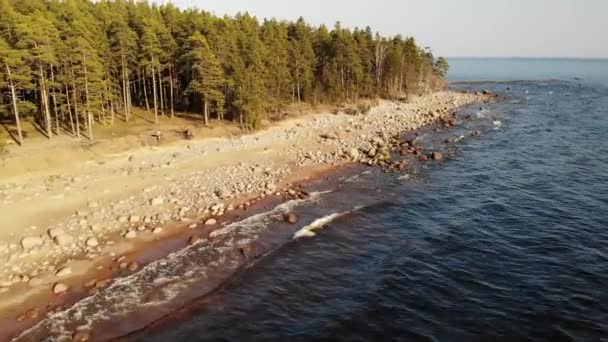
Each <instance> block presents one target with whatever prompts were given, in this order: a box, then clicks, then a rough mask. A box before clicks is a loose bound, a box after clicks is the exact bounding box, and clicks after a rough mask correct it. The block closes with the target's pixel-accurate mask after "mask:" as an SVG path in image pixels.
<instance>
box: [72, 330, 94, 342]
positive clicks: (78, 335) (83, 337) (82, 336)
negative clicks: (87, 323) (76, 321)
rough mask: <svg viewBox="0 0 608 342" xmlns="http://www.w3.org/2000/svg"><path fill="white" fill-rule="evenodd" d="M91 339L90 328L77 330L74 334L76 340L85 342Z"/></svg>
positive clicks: (73, 339)
mask: <svg viewBox="0 0 608 342" xmlns="http://www.w3.org/2000/svg"><path fill="white" fill-rule="evenodd" d="M90 339H91V332H90V331H88V330H84V329H83V330H77V331H75V332H74V335H72V341H74V342H84V341H89V340H90Z"/></svg>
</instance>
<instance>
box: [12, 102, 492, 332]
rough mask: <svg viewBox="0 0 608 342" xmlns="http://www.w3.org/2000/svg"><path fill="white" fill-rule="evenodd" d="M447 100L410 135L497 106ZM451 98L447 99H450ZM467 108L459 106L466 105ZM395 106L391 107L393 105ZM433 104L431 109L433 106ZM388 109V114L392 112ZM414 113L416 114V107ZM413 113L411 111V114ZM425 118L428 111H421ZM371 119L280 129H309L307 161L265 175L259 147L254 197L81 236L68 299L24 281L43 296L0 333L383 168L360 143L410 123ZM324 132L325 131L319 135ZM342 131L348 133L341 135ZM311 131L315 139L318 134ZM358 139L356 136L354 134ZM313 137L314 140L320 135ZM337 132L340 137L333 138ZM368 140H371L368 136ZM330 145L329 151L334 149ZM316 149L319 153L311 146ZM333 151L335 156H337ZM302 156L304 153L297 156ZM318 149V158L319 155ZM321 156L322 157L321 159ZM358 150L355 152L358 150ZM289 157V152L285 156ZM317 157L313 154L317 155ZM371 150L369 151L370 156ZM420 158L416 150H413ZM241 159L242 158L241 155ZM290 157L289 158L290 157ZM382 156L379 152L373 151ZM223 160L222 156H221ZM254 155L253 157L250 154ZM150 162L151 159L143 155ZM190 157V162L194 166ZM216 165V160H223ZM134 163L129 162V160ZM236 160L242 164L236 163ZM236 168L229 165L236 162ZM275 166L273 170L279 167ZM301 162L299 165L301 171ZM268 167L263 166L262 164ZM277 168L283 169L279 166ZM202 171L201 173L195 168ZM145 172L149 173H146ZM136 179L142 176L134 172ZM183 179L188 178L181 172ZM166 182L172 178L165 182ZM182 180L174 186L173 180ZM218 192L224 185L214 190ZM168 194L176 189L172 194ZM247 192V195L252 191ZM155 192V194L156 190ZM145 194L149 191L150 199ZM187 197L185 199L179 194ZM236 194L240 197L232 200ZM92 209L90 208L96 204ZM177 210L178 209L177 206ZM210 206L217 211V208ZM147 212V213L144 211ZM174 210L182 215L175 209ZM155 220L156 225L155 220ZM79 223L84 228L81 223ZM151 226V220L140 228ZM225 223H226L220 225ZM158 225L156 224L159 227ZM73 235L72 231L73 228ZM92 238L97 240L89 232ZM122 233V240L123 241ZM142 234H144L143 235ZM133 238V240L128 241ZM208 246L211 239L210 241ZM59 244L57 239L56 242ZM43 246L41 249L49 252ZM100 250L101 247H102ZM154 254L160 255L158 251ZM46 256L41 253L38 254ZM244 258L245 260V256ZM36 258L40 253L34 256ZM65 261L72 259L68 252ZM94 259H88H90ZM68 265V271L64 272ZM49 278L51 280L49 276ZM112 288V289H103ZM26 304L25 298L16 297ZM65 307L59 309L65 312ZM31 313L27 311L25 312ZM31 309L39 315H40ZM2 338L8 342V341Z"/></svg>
mask: <svg viewBox="0 0 608 342" xmlns="http://www.w3.org/2000/svg"><path fill="white" fill-rule="evenodd" d="M440 94H442V96H447V97H448V98H449V99H450V100H451V101H454V98H456V99H458V101H455V102H456V103H453V102H451V103H453V104H452V105H453V107H450V106H449V105H448V102H445V100H443V101H442V100H440V101H438V103H432V104H431V107H433V108H435V107H440V108H439V109H431V110H428V109H426V108H425V109H422V110H421V108H420V106H421V105H420V104H418V106H419V107H418V108H414V110H415V113H414V114H413V115H414V116H417V117H418V118H419V119H418V121H416V122H415V123H412V122H407V123H406V124H407V125H411V129H410V130H415V129H418V128H420V127H424V126H428V125H430V124H432V123H434V122H437V121H443V120H445V124H446V125H448V124H450V125H451V123H448V121H447V118H448V117H449V116H450V115H451V113H453V112H454V111H456V110H458V109H459V108H460V107H462V106H466V105H470V104H473V103H476V102H484V101H489V100H491V98H490V97H489V96H486V95H483V96H482V95H479V94H477V95H476V94H468V93H459V92H443V93H440ZM446 94H447V95H446ZM433 96H436V95H435V94H434V95H430V96H429V97H431V100H432V98H433ZM425 101H427V102H432V101H430V100H429V99H423V100H422V101H421V102H423V103H424V102H425ZM459 102H460V103H459ZM437 104H439V106H437ZM391 106H392V107H391ZM401 106H406V105H404V104H399V103H393V102H386V101H383V103H381V105H380V106H379V107H380V108H378V107H377V108H374V109H372V115H373V114H374V111H376V112H378V111H382V110H384V112H382V113H381V114H380V115H382V114H384V115H386V114H387V112H389V113H388V115H391V114H390V111H391V110H392V111H395V110H399V108H400V107H401ZM428 106H429V105H428V104H427V107H428ZM387 107H388V108H387ZM410 110H411V109H410ZM406 111H407V109H406ZM421 111H422V112H425V113H421ZM332 116H333V117H336V121H335V122H332V119H334V118H333V117H332ZM395 117H396V115H393V116H392V118H393V119H394V120H395V121H397V120H402V121H403V120H404V119H403V118H399V117H397V118H396V119H395ZM367 118H368V116H367V115H360V116H348V115H345V114H339V115H328V114H326V115H325V116H324V117H323V119H327V121H326V122H328V123H329V125H325V126H323V125H317V127H315V125H314V123H318V119H319V117H318V116H312V117H309V118H304V119H296V120H294V121H296V123H295V124H293V122H292V125H287V127H284V126H283V127H281V128H280V129H279V130H281V129H282V130H283V132H281V133H285V132H286V131H287V135H288V136H289V135H297V133H298V132H297V130H298V128H302V131H304V133H305V134H304V135H301V136H302V137H303V139H302V140H301V141H303V142H304V143H305V144H304V146H305V147H303V148H302V156H305V157H303V158H295V159H296V160H295V161H296V162H295V163H294V160H293V159H294V158H291V159H290V158H289V157H292V156H291V155H290V154H293V153H294V147H296V144H293V147H291V148H287V149H285V146H282V147H283V148H284V150H282V151H281V152H283V153H276V154H274V155H273V156H272V157H271V158H262V159H266V160H270V161H271V162H272V164H271V165H272V166H271V167H270V169H268V168H267V169H265V170H261V168H262V166H256V165H260V164H262V162H263V160H260V158H259V156H260V155H261V156H263V157H264V156H268V154H272V152H273V151H270V152H271V153H268V152H267V151H268V150H267V149H266V148H262V149H260V146H257V149H256V153H257V154H258V155H257V157H258V158H256V156H255V155H254V156H252V158H250V160H253V164H254V165H242V166H245V167H246V168H251V169H252V171H254V172H256V171H257V172H259V171H262V172H264V173H265V175H266V176H267V177H261V179H256V181H257V183H258V184H257V185H256V187H255V189H257V190H255V191H250V192H243V193H240V192H238V191H231V193H230V194H229V195H228V196H224V195H225V194H223V193H221V192H222V191H223V190H222V189H221V188H220V189H219V190H215V189H214V190H215V192H217V194H215V195H216V196H211V197H212V198H213V201H212V202H213V203H215V204H213V203H212V204H203V205H201V206H200V207H205V208H206V209H205V210H200V209H199V210H197V211H195V212H193V213H192V214H189V215H181V216H180V212H181V211H182V209H181V208H184V207H181V208H179V209H178V213H177V214H176V215H175V216H174V218H175V219H177V220H175V219H174V218H172V219H171V220H170V221H172V222H171V223H168V224H167V223H164V224H163V223H161V222H158V223H152V224H149V225H146V226H145V227H144V228H143V229H141V230H140V229H139V227H137V226H139V225H140V224H142V223H145V220H146V219H145V217H149V216H144V215H136V216H137V219H133V216H130V217H127V218H126V220H127V222H121V223H126V225H127V226H129V227H131V228H129V229H128V230H127V231H125V230H124V228H123V229H113V230H111V231H109V232H108V231H104V232H103V233H102V234H93V236H94V237H95V236H98V237H96V239H97V240H98V241H97V245H96V246H93V248H94V249H93V252H91V249H92V248H88V247H91V246H87V245H89V244H88V242H87V241H88V239H90V238H91V237H90V236H89V237H88V238H86V239H82V238H80V239H79V240H78V241H80V242H81V243H84V244H85V246H87V248H86V249H84V250H83V251H82V253H81V254H80V255H79V254H75V255H72V256H71V258H72V259H74V260H75V262H76V263H75V264H74V263H73V264H69V262H68V263H67V265H68V266H63V267H70V268H71V271H72V272H70V273H72V275H71V276H70V277H66V278H64V279H62V280H61V281H62V282H63V283H65V284H66V285H67V286H68V288H69V290H68V291H67V294H63V295H59V296H57V295H54V294H52V292H51V293H50V294H49V292H50V291H49V290H50V289H49V285H51V284H50V282H49V281H47V282H46V283H44V282H43V283H40V284H34V286H31V285H32V284H23V281H21V282H18V283H21V284H23V285H25V286H28V285H29V286H30V287H31V288H32V289H30V290H31V291H35V290H37V292H36V293H35V294H31V292H30V294H29V295H23V292H21V296H22V297H21V299H22V301H23V302H24V303H27V304H28V305H29V306H28V305H25V306H27V308H25V306H24V305H22V304H21V305H13V306H11V305H4V307H3V308H2V309H0V312H2V313H3V314H1V315H0V324H1V325H0V329H2V331H3V332H7V331H6V330H5V329H4V327H6V326H10V327H11V328H12V332H11V333H8V332H7V333H6V334H3V335H4V336H5V337H7V338H8V337H9V336H15V334H17V333H18V332H19V331H23V330H25V329H27V328H28V326H33V325H34V324H36V323H37V322H38V321H40V319H42V318H44V315H45V314H46V312H48V311H47V310H48V309H52V310H55V311H60V310H61V309H63V308H64V307H66V306H69V305H71V304H73V303H74V302H76V301H77V300H79V299H82V298H85V297H86V296H87V295H90V294H91V293H92V292H93V293H94V292H96V291H103V288H105V287H106V286H108V284H109V283H110V282H111V281H112V280H108V281H106V279H111V278H114V277H115V276H117V275H118V276H126V275H128V274H133V273H136V272H137V271H138V270H139V269H141V267H142V266H144V265H146V264H147V263H149V262H152V261H154V260H158V259H159V258H162V257H164V256H166V255H167V254H169V253H171V252H174V251H177V250H180V249H181V248H184V247H187V246H188V240H192V237H193V236H198V237H200V238H204V236H205V235H206V236H207V238H209V234H210V233H211V232H213V231H215V230H217V229H221V227H224V226H226V225H228V224H229V223H230V222H233V221H235V220H238V219H242V218H244V217H250V216H251V215H255V213H256V212H257V210H260V211H262V210H263V209H264V208H266V207H267V205H270V204H272V203H275V205H277V204H279V203H282V202H284V200H285V198H283V199H282V197H286V198H289V197H290V196H291V197H292V198H293V197H294V196H295V195H298V194H299V193H298V190H297V189H299V187H298V185H300V186H304V187H305V186H306V185H305V183H307V182H311V183H312V182H315V181H318V180H319V179H321V178H323V177H324V175H327V174H331V175H335V174H339V172H340V170H343V169H344V167H345V165H347V164H348V163H351V162H354V161H356V162H362V163H364V162H367V163H372V164H380V165H383V166H385V165H384V160H383V159H381V158H375V156H372V157H369V158H367V157H364V156H362V154H363V153H364V150H365V148H364V147H362V146H357V145H361V143H366V144H368V141H367V140H368V139H369V138H372V139H371V140H373V139H374V138H376V139H377V138H378V137H383V138H382V139H385V140H387V141H388V140H390V139H391V138H390V137H391V136H393V135H395V134H397V133H400V132H404V131H407V130H403V129H401V128H403V127H404V126H405V125H404V124H403V122H402V125H401V126H397V127H391V128H392V129H393V131H392V132H386V131H385V130H384V129H382V130H381V133H380V134H378V131H377V130H376V129H377V128H378V126H375V127H374V125H373V123H372V124H371V125H370V126H372V127H370V128H371V129H370V128H368V129H365V128H364V129H360V130H359V129H356V126H357V124H361V125H363V124H370V123H369V122H366V119H367ZM311 122H312V123H313V125H311V126H312V127H310V128H309V127H306V125H307V124H310V123H311ZM383 123H384V124H385V125H386V124H387V122H383ZM346 124H348V125H349V127H353V128H355V129H353V130H352V132H346V133H347V134H345V135H344V136H343V135H342V134H341V133H342V132H344V131H345V130H344V128H343V126H342V125H346ZM385 125H382V124H381V125H380V127H381V128H382V127H383V126H385ZM319 126H320V128H321V129H319ZM327 126H329V128H327ZM338 128H341V129H338ZM273 129H274V130H276V129H275V128H271V129H269V130H266V131H262V132H256V133H254V134H252V135H249V136H245V138H246V139H249V138H251V137H253V139H251V140H252V141H259V140H260V139H264V138H265V136H266V137H267V136H269V135H272V134H275V133H276V132H273ZM395 129H396V130H398V132H395ZM291 130H295V131H296V133H295V134H293V132H292V131H291ZM360 131H364V132H365V133H367V134H362V133H361V132H360ZM311 133H312V134H311ZM348 133H351V134H348ZM313 134H314V135H313ZM332 134H333V135H332ZM319 135H321V137H320V138H319ZM368 135H371V137H370V136H368ZM362 137H366V138H367V139H361V138H362ZM239 139H243V137H240V138H239ZM344 141H346V144H343V143H342V142H344ZM287 142H289V138H288V139H285V141H278V143H283V144H285V143H287ZM271 143H277V141H276V139H275V140H272V141H271ZM192 144H204V141H203V142H200V141H197V142H194V143H192ZM328 145H329V146H328ZM336 145H338V149H339V150H341V152H339V153H337V152H336V151H335V150H334V149H335V148H336ZM349 146H354V147H349ZM311 147H312V148H311ZM187 149H188V150H190V149H192V148H191V147H190V146H189V147H188V148H187ZM219 149H220V147H218V151H217V154H218V155H219V156H222V152H224V151H220V150H219ZM331 150H334V151H331ZM296 151H297V150H296ZM315 151H316V153H314V152H315ZM320 151H321V153H319V152H320ZM354 151H356V152H354ZM233 152H235V151H230V150H228V151H226V153H227V154H230V153H233ZM237 152H242V151H238V148H237ZM285 152H287V153H285ZM311 152H312V153H311ZM368 152H369V150H368ZM169 153H171V151H169ZM412 153H414V152H412ZM237 154H238V153H237ZM241 154H242V153H241ZM286 154H287V155H286ZM374 154H375V153H374ZM204 155H207V153H205V154H204ZM216 157H217V156H216ZM250 157H251V156H250ZM144 158H145V157H144ZM194 158H200V157H199V156H196V157H194V156H193V157H192V159H194ZM192 159H190V160H192ZM216 160H217V158H216ZM130 161H131V160H129V162H130ZM231 161H235V160H234V159H233V160H231ZM256 161H260V163H256ZM372 161H373V162H372ZM229 162H230V161H229ZM241 164H243V162H239V165H241ZM273 164H274V165H273ZM294 164H295V165H294ZM262 165H264V164H262ZM276 165H278V167H277V166H276ZM285 165H289V167H286V169H288V170H287V171H285V169H283V167H284V166H285ZM175 169H176V170H175V171H176V172H180V171H182V170H183V169H181V168H179V165H177V166H176V167H175ZM194 169H196V168H194ZM144 172H145V170H144ZM134 173H136V172H134ZM180 173H181V172H180ZM183 173H185V174H186V175H188V173H187V172H183ZM240 176H241V175H238V174H237V176H236V177H235V179H237V180H238V179H242V178H241V177H240ZM165 178H167V177H165ZM182 178H187V177H182ZM173 182H175V181H173ZM225 183H229V182H225ZM184 184H186V188H189V186H188V185H189V184H188V181H186V182H184ZM214 188H217V187H214ZM167 190H169V191H167ZM245 190H246V189H245ZM173 191H175V189H173ZM151 192H152V191H151ZM158 192H161V193H163V194H165V197H164V198H163V201H164V200H165V199H166V198H168V197H169V196H170V195H169V196H168V195H166V194H168V193H169V194H171V189H170V188H169V189H166V188H165V189H160V191H156V193H154V194H153V195H146V198H145V201H144V203H146V204H147V206H148V207H153V208H155V209H156V205H154V204H153V203H151V202H152V201H154V200H155V199H157V198H158V196H156V194H157V193H158ZM145 193H146V192H145V191H144V194H145ZM277 193H279V194H280V195H279V196H277V195H276V194H277ZM180 194H183V192H182V193H180ZM233 194H234V195H233ZM222 197H227V201H226V200H224V199H223V198H222ZM157 202H160V201H157ZM89 203H90V202H89ZM220 203H221V204H222V206H220V209H219V210H218V209H217V208H216V209H215V210H214V209H213V207H212V206H217V205H218V204H220ZM228 203H230V204H232V207H233V208H230V204H228ZM244 203H248V205H245V206H243V204H244ZM164 204H166V203H161V204H160V205H164ZM171 204H173V203H171ZM175 204H177V205H176V206H174V207H178V206H180V205H181V203H175ZM98 206H99V204H97V206H94V207H93V208H97V207H98ZM210 206H211V207H210ZM244 208H249V210H242V209H244ZM129 209H131V211H136V210H133V209H141V208H138V207H137V206H129ZM144 209H145V208H144ZM174 210H175V209H174ZM241 214H242V215H244V216H243V217H241ZM106 216H111V215H106ZM82 217H83V215H80V213H77V214H75V215H72V217H71V219H72V221H73V222H72V223H76V224H75V226H76V227H79V226H83V224H81V223H82V220H85V224H84V226H86V225H88V224H90V223H91V221H94V219H93V220H91V217H90V216H88V215H87V216H85V218H84V219H83V218H82ZM210 217H213V218H214V219H216V220H217V221H218V222H217V223H216V224H209V225H205V223H204V222H205V220H207V219H208V218H210ZM124 220H125V219H124V218H123V216H121V217H120V218H119V219H118V221H124ZM152 220H153V219H152ZM79 221H80V222H79ZM141 221H144V222H141ZM219 221H221V222H219ZM153 222H154V221H153ZM189 226H191V227H193V228H188V227H189ZM157 228H161V229H162V232H160V233H153V231H156V229H157ZM49 229H53V228H49ZM68 231H69V230H68ZM130 231H135V232H136V233H135V234H136V235H137V237H136V238H134V239H130V238H126V237H125V235H126V234H128V233H129V232H130ZM88 235H91V234H88ZM121 235H123V236H121ZM140 235H141V236H140ZM125 240H126V241H125ZM109 241H114V243H111V244H108V243H107V242H109ZM203 241H204V240H203ZM45 242H49V243H50V244H52V243H53V241H52V240H51V241H45ZM55 242H56V241H55ZM191 242H192V241H191ZM199 243H200V242H199ZM44 246H45V245H44V242H43V244H42V245H41V246H40V247H44ZM97 247H99V248H97ZM151 251H154V252H151ZM38 252H40V251H38ZM241 253H242V254H245V253H243V252H242V251H241ZM34 255H35V254H34ZM64 257H65V254H64ZM69 259H70V257H68V260H69ZM87 259H88V260H87ZM245 259H247V257H245ZM78 261H82V263H83V264H85V265H84V266H83V265H80V266H79V265H78V264H77V262H78ZM60 267H61V266H60ZM54 269H59V270H60V268H59V267H55V268H54ZM232 274H234V272H228V274H226V275H225V277H224V278H221V277H220V278H219V279H220V280H219V282H218V283H217V286H220V285H221V283H222V282H223V281H225V280H226V279H229V277H230V276H231V275H232ZM47 276H49V275H47ZM35 277H36V275H35V276H33V277H28V278H29V280H28V283H29V282H30V281H31V279H32V278H35ZM49 278H50V279H51V280H52V281H53V282H54V284H56V283H57V282H56V277H53V276H52V275H50V276H49ZM91 278H92V279H96V281H97V282H99V281H101V282H102V284H100V285H105V286H96V284H93V285H92V287H93V288H96V289H95V290H93V291H91V290H90V289H89V288H90V287H89V288H87V286H84V285H83V283H86V282H88V283H90V282H91ZM104 282H105V284H103V283H104ZM11 290H14V289H9V290H8V291H5V293H4V295H15V294H16V293H19V291H17V292H13V291H11ZM17 298H19V297H17ZM49 298H51V302H50V303H48V299H49ZM44 302H47V303H48V304H49V305H47V308H46V309H45V308H40V304H41V303H44ZM30 306H32V307H36V308H37V309H33V308H30ZM58 306H59V307H58ZM16 308H19V310H21V313H20V314H19V316H17V317H18V318H22V319H21V320H17V322H18V324H15V318H14V317H15V314H17V312H18V310H15V309H16ZM24 308H25V310H23V309H24ZM32 310H35V311H34V312H33V311H32ZM4 336H3V337H4Z"/></svg>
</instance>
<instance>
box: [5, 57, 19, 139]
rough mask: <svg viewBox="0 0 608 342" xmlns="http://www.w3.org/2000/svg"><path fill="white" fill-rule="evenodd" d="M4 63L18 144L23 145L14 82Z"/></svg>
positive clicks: (9, 70)
mask: <svg viewBox="0 0 608 342" xmlns="http://www.w3.org/2000/svg"><path fill="white" fill-rule="evenodd" d="M5 65H6V76H7V78H8V80H9V87H10V88H11V102H12V103H13V112H14V113H15V123H16V124H17V137H18V140H19V141H18V142H19V146H23V133H22V132H21V120H20V119H19V108H18V107H17V94H16V91H15V84H14V83H13V80H12V79H11V69H10V68H9V67H8V64H5Z"/></svg>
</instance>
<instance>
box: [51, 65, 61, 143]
mask: <svg viewBox="0 0 608 342" xmlns="http://www.w3.org/2000/svg"><path fill="white" fill-rule="evenodd" d="M51 81H52V82H53V83H55V71H54V70H53V64H51ZM51 98H52V99H53V111H54V112H55V133H56V134H57V135H59V111H58V110H57V97H56V94H55V89H53V91H52V92H51Z"/></svg>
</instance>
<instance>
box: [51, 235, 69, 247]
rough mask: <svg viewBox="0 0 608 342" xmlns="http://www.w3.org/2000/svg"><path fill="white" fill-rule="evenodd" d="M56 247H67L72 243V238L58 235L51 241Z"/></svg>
mask: <svg viewBox="0 0 608 342" xmlns="http://www.w3.org/2000/svg"><path fill="white" fill-rule="evenodd" d="M53 241H55V243H56V244H57V245H58V246H69V245H71V244H72V242H74V238H72V236H70V235H69V234H59V235H57V236H55V238H54V239H53Z"/></svg>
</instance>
